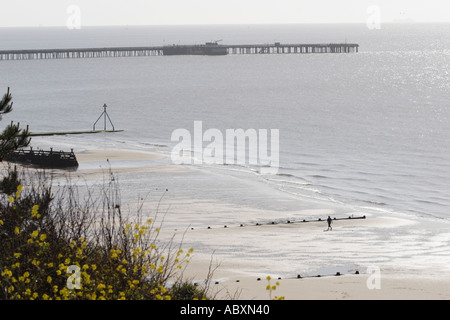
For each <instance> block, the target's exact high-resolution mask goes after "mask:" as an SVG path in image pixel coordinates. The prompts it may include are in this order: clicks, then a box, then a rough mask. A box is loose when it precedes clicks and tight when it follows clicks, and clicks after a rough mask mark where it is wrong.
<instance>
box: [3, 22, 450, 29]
mask: <svg viewBox="0 0 450 320" xmlns="http://www.w3.org/2000/svg"><path fill="white" fill-rule="evenodd" d="M449 23H450V21H413V20H405V21H402V20H398V21H397V20H393V21H390V22H381V24H389V25H392V24H403V25H407V24H449ZM337 24H340V25H345V24H353V25H358V24H359V25H366V22H267V23H180V24H101V25H83V26H81V28H96V27H191V26H271V25H273V26H277V25H278V26H280V25H337ZM13 28H67V26H66V25H18V26H0V29H13Z"/></svg>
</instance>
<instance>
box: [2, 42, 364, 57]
mask: <svg viewBox="0 0 450 320" xmlns="http://www.w3.org/2000/svg"><path fill="white" fill-rule="evenodd" d="M174 47H177V48H187V47H190V48H194V49H195V48H202V47H204V45H182V46H159V47H117V48H84V49H82V48H77V49H36V50H0V60H36V59H79V58H106V57H145V56H163V55H164V51H165V50H167V49H169V48H171V49H173V48H174ZM220 47H221V48H225V49H226V50H227V54H302V53H303V54H307V53H352V52H358V48H359V45H358V44H352V43H329V44H279V43H275V44H271V45H268V44H262V45H218V46H216V48H220Z"/></svg>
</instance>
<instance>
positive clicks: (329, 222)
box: [327, 216, 333, 231]
mask: <svg viewBox="0 0 450 320" xmlns="http://www.w3.org/2000/svg"><path fill="white" fill-rule="evenodd" d="M327 222H328V229H327V231H328V230H333V228H332V227H331V223H332V222H333V220H331V218H330V216H328V219H327Z"/></svg>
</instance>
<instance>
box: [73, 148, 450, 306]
mask: <svg viewBox="0 0 450 320" xmlns="http://www.w3.org/2000/svg"><path fill="white" fill-rule="evenodd" d="M77 157H78V158H79V161H80V163H93V162H97V163H101V162H103V163H105V161H106V159H109V162H110V163H111V164H112V165H111V169H112V171H113V172H115V171H117V172H118V174H119V175H122V174H126V173H129V172H139V171H142V172H145V171H146V172H152V171H153V172H162V171H164V172H165V173H167V174H174V175H178V174H180V175H182V174H183V172H185V171H186V168H183V167H182V166H181V167H180V166H174V165H173V166H172V165H167V163H166V165H161V164H158V165H156V164H155V165H152V163H153V162H157V161H158V160H161V159H162V158H163V156H161V155H157V154H153V153H147V152H135V151H129V150H89V151H86V152H83V153H80V154H77ZM139 160H145V161H146V163H145V164H143V163H139V164H138V165H137V166H121V165H120V162H125V163H127V161H139ZM117 164H118V165H117ZM115 165H117V166H115ZM102 170H103V169H96V170H93V169H86V170H78V174H81V175H83V174H86V175H87V176H89V173H92V172H101V171H102ZM90 179H95V175H92V176H91V177H90ZM171 204H172V205H173V207H174V208H175V209H174V210H175V211H176V210H179V211H180V212H181V211H182V210H186V211H189V210H188V209H187V208H185V209H183V206H185V207H186V202H183V201H182V202H181V203H180V208H178V207H177V199H172V200H171ZM202 205H205V206H206V207H202ZM188 206H194V207H196V209H198V210H199V211H203V210H206V209H209V210H214V205H213V206H211V204H208V203H207V204H201V203H200V201H199V202H198V203H197V202H196V199H191V202H188ZM219 207H220V206H216V207H215V208H217V209H218V208H219ZM205 208H206V209H205ZM189 209H190V210H192V211H195V210H193V209H192V208H189ZM223 210H226V208H225V209H223ZM325 212H326V211H323V212H322V213H321V212H320V211H319V212H318V213H317V214H318V215H317V216H320V217H322V219H325V218H326V216H323V213H325ZM356 214H358V212H356ZM360 214H361V215H362V214H364V212H361V213H360ZM169 218H170V217H169ZM190 219H191V216H189V215H187V216H186V220H190ZM169 220H170V219H169ZM234 222H235V223H234V224H233V225H228V226H219V225H215V226H210V225H207V223H205V225H203V226H198V225H196V226H195V228H194V227H192V226H191V225H189V224H186V226H185V228H184V229H182V228H180V229H173V228H172V227H171V226H170V223H169V227H168V228H165V227H164V226H163V228H162V231H161V238H162V239H164V238H166V239H172V238H173V239H174V241H177V239H178V240H180V241H182V242H183V245H184V246H187V247H192V248H194V250H195V253H194V254H193V257H192V259H191V262H190V264H189V265H188V266H187V267H186V269H185V270H184V271H183V275H184V278H185V279H186V280H188V281H191V282H193V283H199V284H200V285H202V283H203V282H204V280H205V279H207V278H208V273H210V272H211V270H213V272H212V276H211V279H210V283H209V288H210V295H211V296H212V297H213V298H215V299H218V300H227V299H233V300H267V299H272V298H274V297H275V296H277V297H281V296H282V297H284V299H286V300H316V299H320V300H336V299H338V300H341V299H342V300H347V299H349V300H352V299H355V300H359V299H362V300H391V299H402V300H405V299H406V300H416V299H421V300H422V299H450V292H449V291H448V287H449V285H450V280H446V279H448V278H445V277H444V275H443V276H442V278H440V277H439V276H436V275H437V274H439V270H438V272H436V273H434V274H427V268H429V267H428V265H427V264H424V266H420V265H418V266H408V263H409V259H408V258H404V257H403V258H402V257H400V256H402V254H401V252H402V250H403V253H404V256H406V255H408V254H410V255H411V256H414V255H417V256H419V255H425V253H426V251H427V250H428V249H427V247H426V246H423V247H420V241H421V239H423V238H421V237H419V236H414V233H412V234H413V235H412V236H409V234H408V235H406V236H405V234H403V233H402V232H404V231H406V230H409V229H410V228H415V227H417V225H418V223H417V222H416V221H411V220H408V219H404V218H403V217H394V216H386V215H380V216H374V215H370V214H368V216H367V218H366V219H343V220H339V221H335V222H334V225H333V226H334V229H333V230H332V231H330V232H323V231H325V229H326V221H323V220H322V221H313V222H311V223H302V222H301V221H295V222H293V223H286V222H285V223H276V224H272V225H271V224H267V225H260V226H257V225H248V224H247V225H245V226H242V225H239V221H234ZM397 233H398V234H397ZM174 235H175V237H174ZM383 237H386V239H382V238H383ZM402 237H406V238H405V239H403V238H402ZM408 237H409V238H408ZM397 240H398V241H400V240H401V241H405V242H399V243H396V241H397ZM408 241H413V242H414V244H416V245H417V246H419V247H418V248H417V250H418V251H417V253H416V252H414V250H411V249H410V247H411V246H412V245H411V244H410V243H408ZM287 242H290V243H291V244H289V246H290V247H293V248H295V247H297V246H292V243H293V242H294V243H297V244H298V249H296V251H295V250H294V251H293V252H288V251H286V250H284V248H282V247H280V245H281V246H282V245H283V243H287ZM274 244H275V245H274ZM277 245H278V246H277ZM391 246H395V248H391ZM244 249H245V250H244ZM371 250H372V251H373V252H371ZM408 250H409V251H408ZM243 251H248V252H251V253H252V254H249V255H247V256H245V255H242V254H241V252H243ZM397 251H398V252H397ZM372 256H373V257H375V259H374V261H375V262H373V261H371V258H372ZM378 256H382V258H379V257H378ZM297 259H298V269H296V270H290V269H289V267H290V266H292V265H293V264H294V265H295V264H296V261H297ZM283 260H285V261H283ZM307 260H311V261H307ZM390 260H392V261H390ZM286 261H289V263H286V266H285V265H284V264H285V262H286ZM349 263H350V264H351V265H350V266H349V267H347V268H344V269H342V268H340V267H341V265H342V264H344V267H346V264H349ZM372 265H375V267H378V268H379V280H377V281H378V282H377V283H375V285H374V284H373V283H372V284H370V283H369V281H371V279H369V278H370V277H371V276H374V275H373V274H369V273H367V271H368V267H370V266H372ZM310 266H315V269H316V271H311V269H308V267H310ZM410 267H411V268H410ZM347 269H348V270H347ZM305 270H306V271H307V272H305ZM422 270H423V273H422ZM338 272H339V275H336V274H338ZM268 276H270V277H271V280H270V282H269V281H268V280H267V277H268ZM372 282H373V281H372ZM277 283H279V285H277ZM268 284H269V285H270V286H274V285H275V286H276V287H277V288H276V290H274V291H268V290H266V286H267V285H268ZM203 285H204V283H203ZM370 286H372V288H370ZM377 286H378V287H377Z"/></svg>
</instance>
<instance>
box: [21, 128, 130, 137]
mask: <svg viewBox="0 0 450 320" xmlns="http://www.w3.org/2000/svg"><path fill="white" fill-rule="evenodd" d="M122 131H123V130H84V131H55V132H30V136H31V137H42V136H65V135H68V134H90V133H102V132H106V133H110V132H122Z"/></svg>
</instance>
